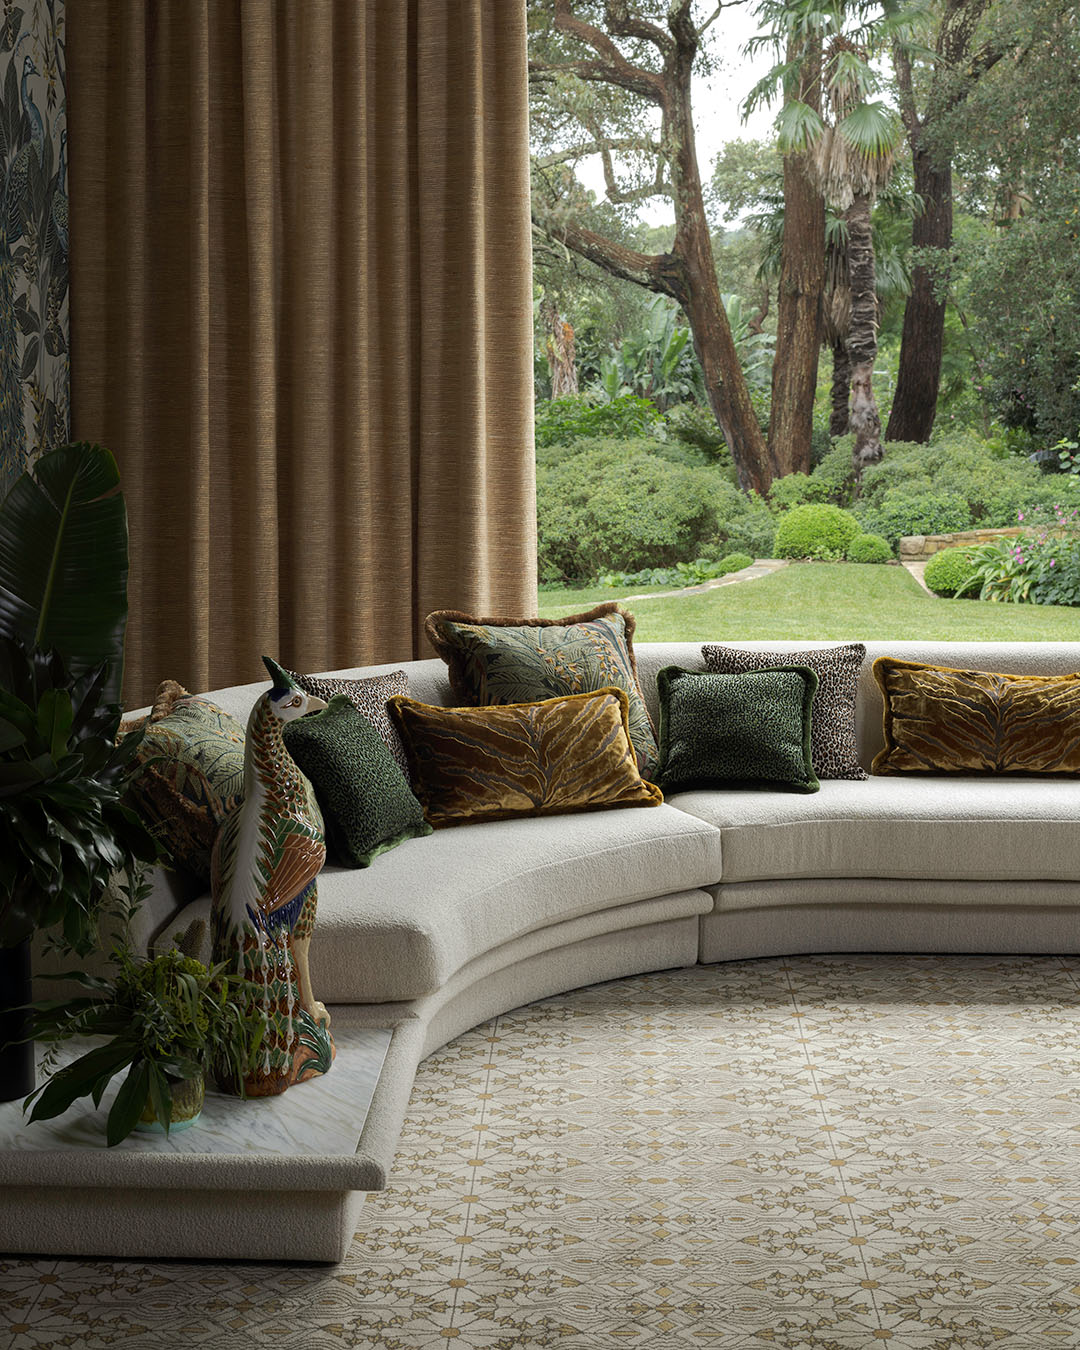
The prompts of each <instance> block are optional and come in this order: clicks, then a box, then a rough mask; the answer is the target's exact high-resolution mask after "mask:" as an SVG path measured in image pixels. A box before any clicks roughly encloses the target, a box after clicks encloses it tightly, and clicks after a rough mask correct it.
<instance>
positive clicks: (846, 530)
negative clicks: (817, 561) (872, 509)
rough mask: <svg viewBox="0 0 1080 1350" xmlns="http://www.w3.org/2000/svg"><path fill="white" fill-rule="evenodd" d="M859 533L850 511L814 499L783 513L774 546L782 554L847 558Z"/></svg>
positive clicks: (788, 556) (782, 556) (780, 555)
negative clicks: (850, 546)
mask: <svg viewBox="0 0 1080 1350" xmlns="http://www.w3.org/2000/svg"><path fill="white" fill-rule="evenodd" d="M859 533H860V530H859V522H858V521H857V520H856V519H855V517H854V516H853V515H852V514H851V512H850V511H843V510H841V509H840V507H839V506H830V505H827V504H824V503H818V502H811V503H808V504H807V505H805V506H794V507H792V509H791V510H790V511H787V512H785V514H784V515H782V516H781V517H780V523H779V524H778V525H777V527H776V539H775V542H774V544H773V548H774V551H775V554H776V557H778V558H827V559H833V558H843V557H844V555H845V554H846V553H847V550H848V545H849V544H850V543H851V541H852V540H853V539H854V538H855V536H856V535H857V534H859Z"/></svg>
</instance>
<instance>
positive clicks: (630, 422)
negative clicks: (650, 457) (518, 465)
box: [536, 394, 667, 449]
mask: <svg viewBox="0 0 1080 1350" xmlns="http://www.w3.org/2000/svg"><path fill="white" fill-rule="evenodd" d="M666 435H667V431H666V429H665V427H664V419H663V417H662V416H661V415H660V413H659V412H658V411H657V409H656V408H655V407H654V406H653V404H652V403H650V402H649V400H648V399H647V398H638V397H637V395H636V394H622V395H620V396H619V397H618V398H613V399H612V400H611V401H610V402H608V403H597V402H596V401H595V399H593V398H592V397H590V396H589V395H587V394H568V395H567V396H566V397H565V398H546V399H540V400H539V401H538V402H537V404H536V446H537V449H545V448H547V447H548V446H552V445H570V444H571V443H572V442H574V441H581V440H588V439H590V438H592V437H596V436H620V437H632V436H660V437H663V436H666Z"/></svg>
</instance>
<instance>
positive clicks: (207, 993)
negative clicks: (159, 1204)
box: [25, 925, 265, 1147]
mask: <svg viewBox="0 0 1080 1350" xmlns="http://www.w3.org/2000/svg"><path fill="white" fill-rule="evenodd" d="M200 926H201V925H200ZM186 946H187V944H186V943H185V944H184V947H176V948H173V949H172V950H170V951H166V952H162V953H160V954H158V955H155V956H151V957H149V958H148V959H147V960H142V961H140V960H137V959H136V958H135V956H134V955H133V954H132V952H131V950H130V948H129V947H127V946H126V945H124V944H123V943H121V944H120V945H118V946H117V947H116V948H115V949H114V952H113V963H114V964H115V966H116V974H115V975H114V976H111V977H100V976H95V975H86V974H83V973H81V972H71V973H69V974H68V975H66V976H63V977H62V978H65V979H74V980H77V981H78V982H79V983H80V984H82V985H83V986H84V987H85V988H86V989H87V990H88V991H89V992H88V993H87V995H86V996H85V997H82V998H75V999H65V1000H62V1001H57V1002H55V1003H39V1004H37V1005H35V1012H34V1017H33V1027H32V1030H33V1034H34V1036H35V1037H36V1038H37V1039H38V1040H39V1041H43V1042H45V1043H47V1044H48V1045H49V1046H50V1049H49V1051H48V1053H47V1054H46V1057H45V1061H44V1066H43V1067H44V1071H45V1072H46V1074H47V1075H48V1076H47V1078H46V1081H45V1082H44V1083H43V1084H42V1085H41V1086H40V1087H38V1088H37V1089H36V1090H35V1091H34V1092H33V1093H32V1094H31V1095H30V1097H28V1098H27V1101H26V1103H25V1105H26V1106H29V1105H30V1103H31V1101H34V1109H33V1111H32V1113H31V1116H30V1120H31V1122H33V1121H36V1120H51V1119H53V1118H54V1117H55V1116H59V1115H62V1114H63V1113H64V1112H65V1111H66V1110H67V1109H68V1108H69V1107H70V1106H71V1105H72V1103H73V1102H75V1101H76V1100H77V1099H78V1098H80V1097H87V1096H90V1097H92V1098H93V1100H94V1103H95V1105H100V1103H101V1099H102V1096H103V1094H104V1092H105V1090H106V1088H107V1087H108V1085H109V1083H110V1082H111V1081H112V1079H113V1078H114V1077H115V1076H116V1075H117V1074H120V1073H125V1071H126V1073H125V1077H124V1080H123V1082H122V1083H121V1085H120V1089H119V1091H118V1092H117V1094H116V1097H115V1100H114V1101H113V1103H112V1106H111V1108H110V1110H109V1114H108V1119H107V1123H106V1139H107V1142H108V1144H109V1145H110V1147H111V1146H112V1145H114V1144H118V1143H119V1142H120V1141H121V1140H122V1139H126V1138H127V1136H128V1135H129V1134H130V1133H131V1131H132V1130H133V1129H136V1128H137V1127H139V1126H140V1125H145V1126H150V1127H152V1128H158V1129H164V1131H165V1133H166V1134H167V1133H168V1132H169V1129H170V1127H174V1128H175V1126H177V1125H180V1124H190V1123H193V1121H194V1120H195V1119H197V1117H198V1114H199V1111H200V1110H201V1109H202V1102H203V1091H204V1085H205V1081H206V1078H207V1077H208V1076H212V1077H214V1078H215V1079H217V1080H218V1081H221V1082H222V1083H224V1084H227V1085H228V1086H229V1087H230V1090H236V1089H237V1087H238V1085H242V1083H243V1080H244V1075H245V1074H246V1073H248V1072H249V1071H250V1070H251V1068H252V1067H253V1066H254V1062H255V1057H256V1055H257V1053H258V1051H259V1047H260V1045H261V1042H262V1038H263V1034H264V1030H265V1017H264V1016H263V1013H262V1012H261V1010H260V1007H259V1005H258V1003H257V1001H256V1000H255V999H253V998H252V991H251V986H250V983H249V982H248V981H247V980H245V979H244V978H243V977H241V976H240V975H237V974H235V973H233V972H229V971H227V970H226V968H225V966H224V965H217V966H210V967H207V966H205V965H203V963H202V962H201V961H197V960H196V959H195V958H194V957H192V956H189V955H187V953H186V950H185V948H186ZM84 1036H93V1037H101V1036H108V1037H110V1038H111V1039H110V1040H108V1041H106V1042H105V1043H104V1044H100V1043H98V1044H95V1045H94V1046H92V1047H91V1048H88V1049H87V1050H86V1052H85V1053H84V1054H82V1055H80V1056H79V1057H78V1058H77V1059H74V1060H71V1061H70V1062H68V1063H63V1064H61V1063H60V1062H59V1060H60V1053H61V1051H62V1048H63V1047H64V1045H65V1044H67V1043H68V1042H69V1041H70V1039H71V1038H72V1037H84ZM35 1098H36V1101H35Z"/></svg>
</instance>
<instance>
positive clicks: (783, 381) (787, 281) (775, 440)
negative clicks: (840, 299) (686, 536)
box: [769, 41, 846, 478]
mask: <svg viewBox="0 0 1080 1350" xmlns="http://www.w3.org/2000/svg"><path fill="white" fill-rule="evenodd" d="M801 52H802V47H801V44H797V43H793V44H792V45H791V46H790V47H789V49H788V60H789V61H793V60H797V59H798V58H799V57H800V55H801ZM799 97H800V98H801V99H802V100H803V101H804V102H805V103H808V104H809V105H810V106H811V107H814V108H816V109H817V110H818V111H819V112H820V110H821V43H820V41H819V42H818V43H817V50H816V52H810V53H809V54H808V55H807V57H806V60H805V62H804V65H803V71H802V76H801V80H800V88H799ZM824 287H825V199H824V197H823V196H822V194H821V192H820V191H819V190H818V189H817V188H816V187H815V185H814V182H813V180H812V177H811V175H810V172H809V169H808V166H807V163H806V158H805V156H804V155H797V154H787V155H785V156H784V239H783V251H782V254H781V260H780V285H779V294H778V302H777V325H776V351H775V354H774V356H773V368H772V404H771V409H770V413H769V462H770V465H771V467H772V472H773V476H774V477H776V478H780V477H783V475H784V474H787V473H809V472H810V438H811V435H812V433H813V429H814V394H815V392H816V390H817V372H818V355H819V351H820V347H821V322H822V293H823V291H824ZM845 420H846V419H845Z"/></svg>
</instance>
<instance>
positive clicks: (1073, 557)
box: [968, 506, 1080, 605]
mask: <svg viewBox="0 0 1080 1350" xmlns="http://www.w3.org/2000/svg"><path fill="white" fill-rule="evenodd" d="M1017 523H1018V524H1019V525H1020V526H1021V527H1022V528H1023V533H1022V534H1020V535H1018V536H1016V537H1015V538H1013V539H997V540H995V541H994V542H993V543H989V544H979V545H978V546H976V547H975V548H972V549H971V550H970V552H969V555H968V556H969V557H970V559H971V561H972V563H973V564H974V569H975V570H974V573H973V576H972V587H973V588H974V586H976V585H977V586H979V587H980V589H979V599H980V600H1002V601H1008V602H1011V603H1012V604H1023V603H1025V602H1028V603H1030V604H1035V605H1080V511H1078V509H1077V508H1076V507H1066V506H1054V507H1052V508H1051V509H1049V510H1047V509H1045V508H1042V507H1035V508H1032V509H1031V510H1028V511H1018V512H1017Z"/></svg>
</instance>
